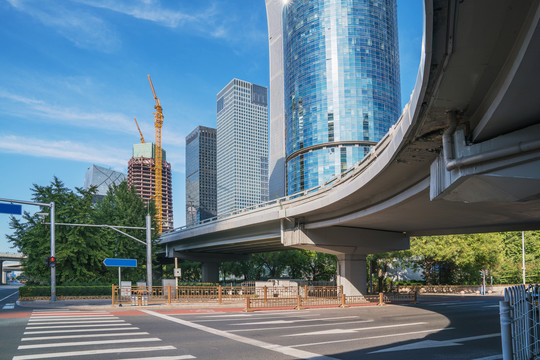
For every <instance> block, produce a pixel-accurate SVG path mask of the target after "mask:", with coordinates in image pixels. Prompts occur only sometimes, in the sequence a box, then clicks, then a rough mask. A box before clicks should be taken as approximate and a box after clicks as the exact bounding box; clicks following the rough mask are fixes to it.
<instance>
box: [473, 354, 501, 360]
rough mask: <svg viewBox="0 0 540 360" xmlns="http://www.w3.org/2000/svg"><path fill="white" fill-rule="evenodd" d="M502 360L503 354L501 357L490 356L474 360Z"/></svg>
mask: <svg viewBox="0 0 540 360" xmlns="http://www.w3.org/2000/svg"><path fill="white" fill-rule="evenodd" d="M502 358H503V356H502V354H501V355H493V356H488V357H483V358H478V359H473V360H500V359H502Z"/></svg>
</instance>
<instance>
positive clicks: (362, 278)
mask: <svg viewBox="0 0 540 360" xmlns="http://www.w3.org/2000/svg"><path fill="white" fill-rule="evenodd" d="M337 260H338V263H337V285H338V286H340V285H342V286H343V293H344V294H346V295H348V296H359V295H363V294H365V293H366V292H367V271H366V255H363V254H354V253H353V254H339V255H337Z"/></svg>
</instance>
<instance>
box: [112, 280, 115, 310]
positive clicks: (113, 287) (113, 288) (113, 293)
mask: <svg viewBox="0 0 540 360" xmlns="http://www.w3.org/2000/svg"><path fill="white" fill-rule="evenodd" d="M114 290H115V286H114V284H113V285H112V306H114V295H115V292H114Z"/></svg>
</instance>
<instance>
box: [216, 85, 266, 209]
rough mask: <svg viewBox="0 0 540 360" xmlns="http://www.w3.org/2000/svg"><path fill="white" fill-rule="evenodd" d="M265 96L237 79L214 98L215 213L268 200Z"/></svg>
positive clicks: (263, 89) (262, 91)
mask: <svg viewBox="0 0 540 360" xmlns="http://www.w3.org/2000/svg"><path fill="white" fill-rule="evenodd" d="M267 98H268V93H267V89H266V87H263V86H259V85H255V84H251V83H249V82H247V81H242V80H238V79H234V80H232V81H231V82H230V83H229V84H228V85H227V86H225V88H223V90H221V91H220V92H219V93H218V95H217V142H216V147H217V212H218V215H219V214H225V213H228V212H231V211H234V210H239V209H243V208H245V207H248V206H251V205H255V204H259V203H261V202H264V201H267V200H268V100H267Z"/></svg>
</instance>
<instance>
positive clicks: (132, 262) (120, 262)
mask: <svg viewBox="0 0 540 360" xmlns="http://www.w3.org/2000/svg"><path fill="white" fill-rule="evenodd" d="M103 263H104V264H105V266H120V267H137V259H105V260H103Z"/></svg>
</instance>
